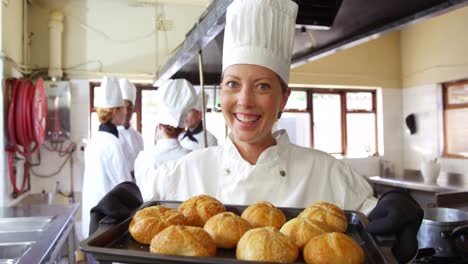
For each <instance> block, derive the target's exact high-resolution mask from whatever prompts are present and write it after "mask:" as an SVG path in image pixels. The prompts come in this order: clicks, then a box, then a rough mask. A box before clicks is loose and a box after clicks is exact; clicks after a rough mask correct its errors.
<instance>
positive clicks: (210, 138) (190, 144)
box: [179, 130, 218, 150]
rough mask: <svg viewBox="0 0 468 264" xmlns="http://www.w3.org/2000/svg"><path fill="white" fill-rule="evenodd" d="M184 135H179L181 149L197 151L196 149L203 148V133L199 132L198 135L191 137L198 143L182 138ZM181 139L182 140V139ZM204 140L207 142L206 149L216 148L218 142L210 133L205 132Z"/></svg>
mask: <svg viewBox="0 0 468 264" xmlns="http://www.w3.org/2000/svg"><path fill="white" fill-rule="evenodd" d="M183 137H184V133H180V135H179V141H180V144H181V145H182V147H184V148H186V149H190V150H197V149H202V148H205V135H204V131H201V132H200V133H197V134H193V137H194V138H195V139H196V140H197V141H198V142H195V141H192V140H190V139H189V138H188V137H184V138H183ZM182 138H183V139H182ZM206 139H207V141H208V147H213V146H218V140H217V139H216V137H215V136H214V135H213V134H211V133H210V131H208V130H207V131H206Z"/></svg>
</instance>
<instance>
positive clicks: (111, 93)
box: [94, 77, 124, 108]
mask: <svg viewBox="0 0 468 264" xmlns="http://www.w3.org/2000/svg"><path fill="white" fill-rule="evenodd" d="M96 90H97V91H96V94H95V96H94V107H99V108H114V107H121V106H123V105H124V104H123V99H122V92H121V91H120V87H119V81H118V80H117V78H115V77H104V78H103V79H102V81H101V86H100V87H98V88H97V89H96Z"/></svg>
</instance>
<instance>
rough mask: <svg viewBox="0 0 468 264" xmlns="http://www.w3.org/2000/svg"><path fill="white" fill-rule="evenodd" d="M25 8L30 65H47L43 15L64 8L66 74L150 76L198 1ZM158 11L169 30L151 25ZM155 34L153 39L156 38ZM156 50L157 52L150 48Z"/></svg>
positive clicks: (86, 1)
mask: <svg viewBox="0 0 468 264" xmlns="http://www.w3.org/2000/svg"><path fill="white" fill-rule="evenodd" d="M33 3H35V4H33V5H32V6H31V7H30V21H29V22H30V30H31V31H32V32H33V33H34V37H33V39H32V45H31V54H32V58H31V60H32V64H34V65H37V66H39V67H47V65H48V56H49V51H48V46H49V39H48V27H47V23H48V17H49V14H50V12H51V10H53V9H58V10H60V11H62V12H63V13H64V16H65V19H64V20H65V21H64V32H63V67H64V68H71V69H68V70H67V72H68V73H69V74H70V75H69V76H68V77H69V78H70V79H77V78H85V79H88V78H99V77H101V76H102V75H104V74H116V75H119V76H121V77H124V76H126V77H128V78H131V79H139V80H144V79H148V80H152V79H153V77H154V73H155V71H156V64H158V65H161V64H163V63H164V61H165V60H166V59H167V58H168V57H169V56H170V54H171V52H172V51H173V50H174V49H175V48H176V47H177V46H178V45H179V44H180V43H181V42H182V41H183V40H184V37H185V34H186V33H187V32H188V31H189V30H190V29H191V27H192V26H193V25H194V23H195V21H196V20H197V19H198V17H199V15H200V14H201V13H202V12H203V10H204V9H205V7H204V6H195V5H187V6H184V5H171V4H165V5H158V6H157V7H154V6H137V7H132V6H129V5H128V2H127V1H109V0H107V1H102V0H76V1H33ZM158 15H162V16H163V17H165V18H167V19H170V20H172V21H173V30H172V31H167V32H163V31H157V32H156V30H155V21H156V17H158ZM156 39H158V42H156ZM156 49H158V52H157V53H156Z"/></svg>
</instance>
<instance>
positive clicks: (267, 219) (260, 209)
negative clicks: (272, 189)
mask: <svg viewBox="0 0 468 264" xmlns="http://www.w3.org/2000/svg"><path fill="white" fill-rule="evenodd" d="M241 217H242V218H244V219H245V220H247V221H249V223H250V224H251V225H252V226H254V227H263V226H272V227H275V228H277V229H280V228H281V226H283V225H284V223H285V222H286V216H285V215H284V213H283V211H281V210H280V209H278V208H276V207H275V206H274V205H272V204H271V203H269V202H259V203H256V204H252V205H250V206H249V207H247V208H246V209H245V210H244V212H242V215H241Z"/></svg>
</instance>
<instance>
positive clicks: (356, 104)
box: [346, 93, 372, 111]
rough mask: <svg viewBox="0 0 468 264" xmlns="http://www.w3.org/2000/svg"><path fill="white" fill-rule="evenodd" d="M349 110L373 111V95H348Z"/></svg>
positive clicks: (347, 104)
mask: <svg viewBox="0 0 468 264" xmlns="http://www.w3.org/2000/svg"><path fill="white" fill-rule="evenodd" d="M346 108H347V109H348V110H367V111H371V110H372V93H346Z"/></svg>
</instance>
